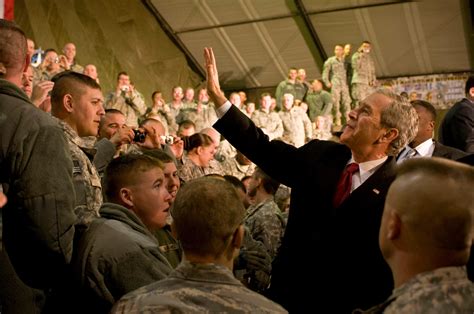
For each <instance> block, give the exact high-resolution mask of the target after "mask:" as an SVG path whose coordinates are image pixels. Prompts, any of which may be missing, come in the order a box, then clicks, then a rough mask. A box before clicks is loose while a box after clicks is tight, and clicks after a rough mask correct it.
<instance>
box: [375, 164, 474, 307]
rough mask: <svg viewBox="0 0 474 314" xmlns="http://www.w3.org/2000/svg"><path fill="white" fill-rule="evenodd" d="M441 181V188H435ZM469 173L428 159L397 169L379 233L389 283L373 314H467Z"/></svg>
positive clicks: (470, 290)
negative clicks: (388, 292) (389, 273)
mask: <svg viewBox="0 0 474 314" xmlns="http://www.w3.org/2000/svg"><path fill="white" fill-rule="evenodd" d="M441 182H442V183H441ZM473 186H474V169H473V168H472V167H469V166H466V165H463V164H461V163H457V162H453V161H450V160H446V159H440V158H436V157H433V158H431V159H428V158H417V159H411V160H408V161H406V162H404V163H403V164H402V166H401V167H400V169H399V171H398V175H397V178H396V179H395V181H394V182H393V184H392V186H391V187H390V189H389V191H388V194H387V200H386V202H385V209H384V213H383V216H382V223H381V228H380V233H379V244H380V248H381V250H382V254H383V256H384V258H385V260H386V261H387V263H388V264H389V266H390V268H391V270H392V273H393V279H394V283H395V289H394V290H393V292H392V295H391V296H390V297H389V298H388V299H387V301H385V302H384V303H383V304H381V305H379V306H378V307H376V308H374V309H373V310H374V311H373V313H382V312H383V313H387V314H389V313H472V312H473V311H474V298H473V296H474V284H473V283H472V282H471V281H469V279H468V277H467V272H466V264H467V263H468V260H469V254H470V252H471V247H472V244H473V236H474V194H473V193H472V187H473Z"/></svg>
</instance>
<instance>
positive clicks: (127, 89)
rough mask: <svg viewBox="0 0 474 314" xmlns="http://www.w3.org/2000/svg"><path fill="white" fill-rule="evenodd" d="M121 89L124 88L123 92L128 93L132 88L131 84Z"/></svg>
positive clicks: (122, 88)
mask: <svg viewBox="0 0 474 314" xmlns="http://www.w3.org/2000/svg"><path fill="white" fill-rule="evenodd" d="M120 89H121V90H122V92H124V93H127V92H128V91H129V90H130V86H128V85H124V86H122V87H121V88H120Z"/></svg>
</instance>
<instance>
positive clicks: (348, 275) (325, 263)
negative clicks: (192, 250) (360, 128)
mask: <svg viewBox="0 0 474 314" xmlns="http://www.w3.org/2000/svg"><path fill="white" fill-rule="evenodd" d="M214 127H215V128H216V129H217V130H218V131H219V132H221V133H222V135H223V136H224V137H225V138H226V139H227V140H228V141H229V142H230V143H232V145H234V146H235V147H236V148H237V149H238V150H240V151H241V152H242V153H244V155H246V156H247V157H249V158H250V159H251V160H252V161H253V162H255V163H256V164H257V165H258V166H259V167H261V168H262V169H263V170H264V171H265V172H266V173H267V174H269V175H270V176H272V177H273V178H274V179H276V180H278V181H280V182H281V183H283V184H285V185H288V186H290V187H292V194H291V207H290V214H289V219H288V225H287V227H286V232H285V235H284V238H283V240H282V245H281V248H280V252H279V254H278V255H277V257H276V258H275V261H274V265H273V266H274V267H273V272H272V283H271V288H270V297H271V298H273V299H274V300H275V301H276V302H278V303H280V304H282V305H283V306H285V307H286V308H287V309H288V310H290V311H295V312H308V311H310V312H314V311H320V310H321V311H323V312H331V313H349V312H350V311H351V310H352V309H354V308H364V309H365V308H369V307H370V306H372V305H374V304H378V303H379V302H382V301H384V299H385V298H387V297H388V296H389V295H390V293H391V290H392V288H393V282H392V275H391V272H390V269H389V267H388V265H387V264H386V263H385V261H384V259H383V257H382V254H381V252H380V250H379V246H378V233H379V226H380V220H381V216H382V211H383V204H384V201H385V196H386V193H387V190H388V187H389V185H390V183H391V182H392V181H393V179H394V166H395V161H394V158H392V157H389V158H388V160H387V161H386V162H385V163H384V164H383V165H382V166H381V167H380V168H379V169H378V170H377V171H376V172H375V173H374V174H373V175H372V176H371V177H370V178H369V179H368V180H367V181H365V182H364V183H363V184H362V185H361V186H360V187H359V188H358V189H356V190H355V191H354V192H353V193H352V194H351V195H350V196H349V198H348V199H347V200H346V201H345V202H344V203H343V204H342V205H341V206H340V207H339V208H334V207H333V206H332V199H333V196H334V193H335V190H336V185H337V181H338V180H339V178H340V176H341V173H342V171H343V169H344V167H345V166H346V164H347V162H348V161H349V159H350V158H351V151H350V150H349V148H347V147H346V146H345V145H341V144H338V143H334V142H327V141H318V140H313V141H311V142H310V143H308V144H306V145H304V146H303V147H300V148H299V149H297V148H295V147H294V146H291V145H288V144H285V143H283V142H281V141H271V142H269V141H268V137H267V136H266V135H264V134H263V132H262V131H261V130H260V129H258V128H257V127H255V125H254V124H253V123H252V121H251V120H250V119H248V118H247V117H246V116H245V115H243V114H242V113H241V112H240V111H239V110H238V109H237V108H236V107H234V106H232V108H231V109H230V110H229V111H228V112H227V113H226V114H225V115H224V117H222V118H221V119H220V120H219V121H218V122H217V123H216V124H215V125H214ZM307 286H309V288H307Z"/></svg>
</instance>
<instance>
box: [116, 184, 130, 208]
mask: <svg viewBox="0 0 474 314" xmlns="http://www.w3.org/2000/svg"><path fill="white" fill-rule="evenodd" d="M119 197H120V201H121V202H122V203H123V204H125V205H126V206H127V207H128V208H132V207H133V193H132V191H131V190H130V189H128V188H121V189H120V191H119Z"/></svg>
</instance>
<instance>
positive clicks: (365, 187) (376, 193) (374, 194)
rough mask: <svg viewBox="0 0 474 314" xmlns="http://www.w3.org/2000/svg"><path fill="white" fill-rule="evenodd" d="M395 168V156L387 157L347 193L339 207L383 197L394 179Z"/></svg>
mask: <svg viewBox="0 0 474 314" xmlns="http://www.w3.org/2000/svg"><path fill="white" fill-rule="evenodd" d="M395 168H396V162H395V158H394V157H389V158H388V159H387V160H386V161H385V162H384V163H383V164H382V166H380V168H379V169H377V171H375V173H374V174H373V175H371V176H370V177H369V178H368V179H367V180H366V181H365V182H364V183H362V185H361V186H359V187H358V188H357V189H355V190H354V191H353V192H352V193H351V195H349V197H348V198H347V199H346V200H345V201H344V202H343V203H342V205H341V206H340V207H341V208H342V207H346V205H347V204H350V203H353V202H359V201H361V202H370V201H372V200H377V199H379V198H381V197H383V198H385V195H386V194H387V190H388V187H389V186H390V184H391V183H392V181H393V179H394V176H395Z"/></svg>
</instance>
